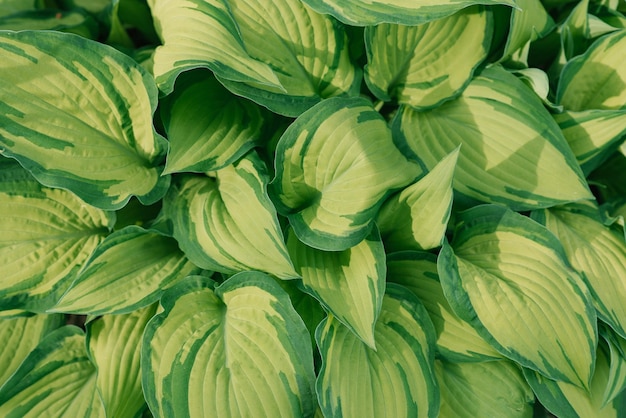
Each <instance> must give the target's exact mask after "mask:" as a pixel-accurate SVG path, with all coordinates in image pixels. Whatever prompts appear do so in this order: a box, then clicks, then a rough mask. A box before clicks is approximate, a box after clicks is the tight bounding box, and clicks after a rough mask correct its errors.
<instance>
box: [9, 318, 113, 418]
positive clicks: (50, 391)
mask: <svg viewBox="0 0 626 418" xmlns="http://www.w3.org/2000/svg"><path fill="white" fill-rule="evenodd" d="M95 377H96V374H95V369H94V367H93V365H92V364H91V362H90V361H89V358H88V357H87V351H86V350H85V336H84V334H83V332H82V331H81V330H80V329H79V328H77V327H74V326H64V327H62V328H59V329H57V330H55V331H53V332H51V333H50V334H48V336H47V337H46V338H44V339H43V340H42V341H41V343H40V344H39V345H38V346H37V348H35V349H34V350H33V351H32V352H31V353H30V354H29V355H28V356H27V357H26V359H25V360H24V362H23V363H22V364H21V365H20V367H19V368H18V369H17V370H16V371H15V373H14V374H13V375H12V376H11V377H10V378H9V380H8V381H7V382H6V383H5V384H4V385H3V386H2V387H0V416H2V417H3V418H41V417H43V416H45V417H50V418H56V417H93V418H97V417H104V416H105V415H104V409H103V407H102V402H101V401H100V398H99V397H98V396H97V394H96V390H95V389H96V386H95V382H96V379H95Z"/></svg>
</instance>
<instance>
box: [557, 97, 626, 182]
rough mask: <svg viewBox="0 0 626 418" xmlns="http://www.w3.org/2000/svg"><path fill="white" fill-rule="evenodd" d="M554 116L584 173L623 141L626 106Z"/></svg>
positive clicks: (625, 128)
mask: <svg viewBox="0 0 626 418" xmlns="http://www.w3.org/2000/svg"><path fill="white" fill-rule="evenodd" d="M553 117H554V120H555V121H556V122H557V123H558V124H559V127H560V128H561V130H562V131H563V135H564V136H565V139H567V142H568V143H569V145H570V147H571V148H572V151H574V154H575V155H576V159H577V160H578V163H579V164H580V166H581V168H582V169H583V172H584V173H585V174H589V173H590V172H592V171H593V170H595V169H596V168H598V166H599V165H600V164H601V163H603V162H604V161H605V160H606V159H607V158H608V157H609V156H610V155H611V154H612V153H613V152H615V150H616V149H617V148H618V147H619V146H620V145H621V143H622V142H624V137H625V135H626V109H622V110H583V111H580V112H571V111H565V112H563V113H558V114H555V115H553Z"/></svg>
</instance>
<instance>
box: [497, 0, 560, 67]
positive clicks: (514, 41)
mask: <svg viewBox="0 0 626 418" xmlns="http://www.w3.org/2000/svg"><path fill="white" fill-rule="evenodd" d="M515 5H516V7H515V8H513V9H511V18H510V29H509V33H508V36H507V40H506V44H505V46H504V51H503V53H502V57H503V59H506V58H510V57H511V55H512V54H514V53H515V52H519V50H520V49H521V48H524V46H525V45H526V44H527V43H529V42H531V41H534V40H536V39H537V38H541V37H543V36H544V35H546V34H547V33H548V32H549V31H550V30H552V29H553V28H554V21H553V20H552V18H551V17H550V15H549V14H548V13H547V12H546V10H545V9H544V7H543V4H542V2H541V1H540V0H516V1H515Z"/></svg>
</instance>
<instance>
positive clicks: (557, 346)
mask: <svg viewBox="0 0 626 418" xmlns="http://www.w3.org/2000/svg"><path fill="white" fill-rule="evenodd" d="M458 222H459V224H458V228H457V230H456V233H455V235H454V241H453V243H452V246H451V245H449V244H447V243H444V245H443V248H442V250H441V253H440V254H439V258H438V260H437V267H438V271H439V277H440V279H441V284H442V287H443V291H444V294H445V295H446V298H447V299H448V301H449V302H450V305H451V307H452V308H453V309H454V311H455V312H456V314H457V315H458V316H459V317H460V318H462V319H464V320H465V321H467V322H469V323H470V324H471V325H472V326H473V327H474V328H475V329H476V331H478V333H479V334H480V335H481V336H482V337H483V338H485V339H486V340H487V341H488V342H489V343H490V344H491V345H492V346H494V348H496V349H497V350H498V351H499V352H501V353H502V354H504V355H505V356H506V357H509V358H511V359H512V360H514V361H516V362H518V363H520V364H521V365H522V366H524V367H528V368H531V369H533V370H537V371H538V372H540V373H542V374H544V375H545V376H547V377H549V378H552V379H559V380H563V381H567V382H570V383H572V384H574V385H576V386H579V387H582V388H588V387H589V382H590V380H591V374H592V372H593V359H594V356H595V351H596V345H597V341H598V334H597V329H596V314H595V311H594V309H593V306H592V302H591V297H590V295H589V294H588V290H587V289H586V287H585V284H584V283H583V281H582V279H581V278H580V277H579V276H578V274H577V273H576V272H575V271H574V270H572V269H571V268H570V267H569V264H568V263H567V260H566V256H565V253H564V250H563V248H562V247H561V244H560V243H559V241H558V240H557V239H556V237H555V236H554V235H552V234H551V233H550V232H549V231H548V230H547V229H546V228H544V227H543V226H541V225H539V224H538V223H536V222H534V221H533V220H531V219H529V218H527V217H525V216H522V215H520V214H517V213H515V212H512V211H510V210H508V209H505V208H502V207H500V206H496V205H483V206H477V207H475V208H473V209H470V210H467V211H465V212H462V213H460V214H459V215H458Z"/></svg>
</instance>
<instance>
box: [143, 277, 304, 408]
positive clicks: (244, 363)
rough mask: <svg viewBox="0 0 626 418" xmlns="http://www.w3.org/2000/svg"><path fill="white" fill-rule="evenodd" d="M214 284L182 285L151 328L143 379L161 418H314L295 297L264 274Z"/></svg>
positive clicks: (192, 281) (198, 281)
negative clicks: (294, 303)
mask: <svg viewBox="0 0 626 418" xmlns="http://www.w3.org/2000/svg"><path fill="white" fill-rule="evenodd" d="M214 285H215V283H214V282H212V281H211V280H208V279H204V278H200V277H190V278H189V279H187V280H185V281H183V282H181V283H179V284H177V285H176V286H174V287H173V288H171V289H170V290H169V291H168V292H167V293H166V295H164V297H163V299H162V305H163V308H164V312H163V313H161V314H158V315H157V316H156V317H154V319H153V320H151V321H150V323H149V324H148V326H147V328H146V332H145V334H144V342H143V348H142V373H143V377H142V379H143V387H144V392H145V395H146V400H147V402H148V405H149V406H150V409H151V411H152V413H153V414H154V416H156V417H168V418H176V417H185V418H194V417H218V416H224V417H235V416H246V417H263V418H264V417H310V416H313V414H314V413H315V408H316V401H315V393H314V379H315V376H314V371H313V353H312V349H311V345H310V340H309V334H308V331H307V330H306V327H305V326H304V323H303V322H302V320H301V319H300V317H299V316H298V314H297V313H296V312H295V310H294V309H293V307H292V305H291V302H290V300H289V297H288V296H287V294H286V293H285V292H284V291H283V290H282V289H281V288H280V287H279V286H278V285H277V284H276V283H275V282H274V281H273V279H272V278H270V277H269V276H267V275H265V274H263V273H258V272H243V273H239V274H236V275H235V276H232V277H231V278H230V279H228V280H227V281H226V282H224V283H223V284H222V285H220V286H218V287H216V288H215V289H214V288H213V287H214Z"/></svg>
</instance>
